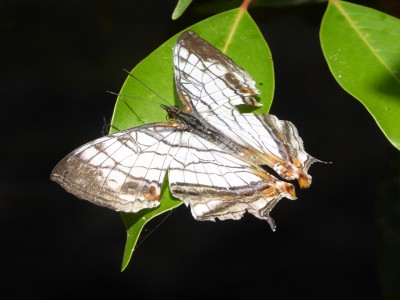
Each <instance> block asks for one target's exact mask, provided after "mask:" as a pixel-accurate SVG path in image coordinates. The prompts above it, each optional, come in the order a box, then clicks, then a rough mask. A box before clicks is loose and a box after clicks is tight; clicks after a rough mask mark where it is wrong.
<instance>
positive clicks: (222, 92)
mask: <svg viewBox="0 0 400 300" xmlns="http://www.w3.org/2000/svg"><path fill="white" fill-rule="evenodd" d="M174 65H175V80H176V82H177V89H178V93H179V94H181V95H183V97H181V99H182V102H183V103H184V105H185V106H186V107H187V109H189V110H191V111H194V112H196V113H198V114H199V115H200V116H201V117H202V118H204V120H205V121H206V122H207V123H208V124H210V125H211V126H212V127H214V128H216V129H218V130H219V131H220V132H221V133H223V134H224V135H225V136H227V137H229V138H230V139H232V140H233V141H234V142H235V143H236V144H237V145H238V146H240V147H241V148H242V151H243V153H245V154H246V155H245V159H247V160H248V161H249V162H252V163H255V164H258V165H268V166H269V167H271V168H273V169H274V170H275V171H276V172H277V173H278V174H279V175H280V176H282V177H283V178H285V179H288V180H292V179H297V180H298V181H299V183H300V186H301V187H304V188H305V187H308V186H309V185H310V184H311V176H310V175H308V174H307V170H308V168H309V167H310V165H311V164H312V163H313V162H315V161H318V160H316V159H315V158H313V157H312V156H310V155H308V154H307V153H306V152H305V151H304V147H303V142H302V139H301V138H300V136H299V135H298V133H297V129H296V127H295V126H294V125H293V124H292V123H291V122H289V121H282V120H279V119H278V118H276V117H275V116H273V115H257V114H240V113H239V111H237V109H236V107H235V106H236V105H239V104H248V105H253V106H260V104H258V102H257V101H256V100H255V98H254V97H253V96H256V95H258V94H259V91H258V90H257V89H256V88H255V82H254V81H253V80H252V78H251V77H250V75H249V74H247V72H246V71H244V70H243V69H241V68H240V67H238V66H237V65H236V64H235V63H234V62H233V61H232V60H231V59H229V58H228V57H227V56H225V55H224V54H223V53H222V52H220V51H219V50H217V49H216V48H214V47H213V46H212V45H210V44H209V43H207V42H206V41H204V40H202V39H201V38H199V37H198V36H197V35H196V34H195V33H194V32H186V33H184V34H182V35H181V37H180V38H179V39H178V41H177V44H176V46H175V55H174Z"/></svg>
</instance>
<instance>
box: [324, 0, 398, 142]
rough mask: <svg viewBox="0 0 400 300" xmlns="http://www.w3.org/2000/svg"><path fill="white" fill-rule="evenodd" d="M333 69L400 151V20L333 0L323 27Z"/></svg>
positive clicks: (327, 58) (337, 78) (341, 84)
mask: <svg viewBox="0 0 400 300" xmlns="http://www.w3.org/2000/svg"><path fill="white" fill-rule="evenodd" d="M320 36H321V45H322V50H323V52H324V55H325V58H326V60H327V62H328V65H329V68H330V70H331V72H332V74H333V76H334V77H335V79H336V80H337V82H338V83H339V84H340V86H341V87H342V88H343V89H345V90H346V91H347V92H348V93H349V94H351V95H352V96H353V97H355V98H356V99H358V100H359V101H360V102H361V103H362V104H363V105H364V106H365V108H366V109H367V110H368V112H369V113H370V114H371V115H372V117H373V118H374V119H375V121H376V122H377V124H378V126H379V127H380V129H381V130H382V131H383V133H384V134H385V136H386V137H387V138H388V139H389V141H390V142H391V143H392V144H393V145H394V146H395V147H396V148H397V149H400V72H399V71H400V21H399V20H398V19H396V18H394V17H391V16H389V15H387V14H384V13H382V12H379V11H376V10H373V9H370V8H366V7H363V6H360V5H356V4H351V3H348V2H344V1H330V3H329V5H328V8H327V11H326V13H325V16H324V18H323V21H322V26H321V32H320Z"/></svg>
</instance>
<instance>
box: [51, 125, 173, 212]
mask: <svg viewBox="0 0 400 300" xmlns="http://www.w3.org/2000/svg"><path fill="white" fill-rule="evenodd" d="M179 135H180V134H179V132H177V131H176V129H175V127H173V126H171V125H169V124H165V123H157V124H148V125H144V126H139V127H135V128H132V129H129V130H126V131H122V132H119V133H116V134H113V135H109V136H105V137H102V138H99V139H97V140H94V141H93V142H90V143H88V144H86V145H84V146H82V147H80V148H78V149H76V150H75V151H73V152H72V153H70V154H69V155H68V156H66V157H65V158H64V159H63V160H62V161H61V162H60V163H59V164H58V165H57V166H56V167H55V168H54V170H53V172H52V174H51V179H52V180H54V181H56V182H58V183H59V184H60V185H61V186H62V187H64V188H65V189H66V190H67V191H68V192H70V193H72V194H74V195H76V196H77V197H79V198H82V199H85V200H88V201H90V202H93V203H95V204H97V205H101V206H105V207H108V208H111V209H113V210H116V211H124V212H137V211H139V210H141V209H143V208H151V207H156V206H158V205H159V202H160V192H161V185H162V183H163V180H164V176H165V172H166V170H167V167H168V166H169V163H170V162H171V160H172V158H173V156H174V155H175V152H176V151H177V146H176V145H179Z"/></svg>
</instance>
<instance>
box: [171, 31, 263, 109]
mask: <svg viewBox="0 0 400 300" xmlns="http://www.w3.org/2000/svg"><path fill="white" fill-rule="evenodd" d="M174 66H175V83H176V87H177V90H178V94H179V96H180V98H181V100H182V102H183V104H184V106H185V109H186V110H187V111H189V110H190V111H199V112H201V114H202V115H206V114H207V113H211V114H219V113H227V112H229V111H230V110H232V109H236V108H235V106H236V105H239V104H249V105H254V106H261V104H259V103H258V102H257V101H256V100H255V99H254V97H253V96H256V95H258V94H259V91H258V90H257V89H256V87H255V82H254V80H253V79H252V78H251V77H250V75H248V74H247V72H246V71H244V70H243V69H242V68H240V67H239V66H237V65H236V64H235V63H234V62H233V61H232V60H231V59H230V58H228V57H227V56H226V55H224V54H223V53H222V52H220V51H219V50H218V49H216V48H215V47H213V46H212V45H210V44H209V43H207V42H206V41H204V40H203V39H201V38H200V37H199V36H198V35H197V34H196V33H194V32H193V31H186V32H184V33H183V34H182V35H181V36H180V37H179V38H178V40H177V42H176V45H175V49H174Z"/></svg>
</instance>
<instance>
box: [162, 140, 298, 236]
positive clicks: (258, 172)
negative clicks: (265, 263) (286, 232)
mask: <svg viewBox="0 0 400 300" xmlns="http://www.w3.org/2000/svg"><path fill="white" fill-rule="evenodd" d="M168 174H169V175H168V178H169V185H170V189H171V192H172V194H173V196H175V197H176V198H178V199H181V200H182V201H184V202H185V203H186V204H187V205H190V207H191V210H192V214H193V216H194V218H195V219H197V220H215V219H217V218H218V219H220V220H224V219H240V218H241V217H242V215H243V214H244V213H245V212H246V211H248V212H249V213H251V214H253V215H254V216H256V217H258V218H260V219H265V220H267V221H268V222H269V223H270V225H271V227H272V228H274V225H273V221H272V219H271V218H270V216H269V212H270V211H271V209H272V208H273V207H274V206H275V204H276V203H277V202H278V201H279V200H280V199H281V198H282V197H286V198H289V199H295V198H296V196H295V193H294V187H293V185H292V184H290V183H286V182H282V181H280V180H278V179H276V178H275V177H273V176H271V175H269V174H268V173H267V172H265V171H264V170H263V169H261V168H259V167H258V166H255V165H252V164H249V163H247V162H245V161H243V160H240V159H238V158H236V157H235V156H232V155H230V154H228V153H226V152H225V151H224V150H222V149H221V148H220V147H218V146H217V145H215V144H213V143H211V142H209V141H207V140H206V139H204V138H201V137H199V136H196V135H193V134H192V133H190V132H182V135H181V141H180V146H179V149H178V151H177V152H176V154H175V157H174V159H173V160H172V161H171V163H170V167H169V173H168Z"/></svg>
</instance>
